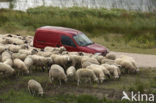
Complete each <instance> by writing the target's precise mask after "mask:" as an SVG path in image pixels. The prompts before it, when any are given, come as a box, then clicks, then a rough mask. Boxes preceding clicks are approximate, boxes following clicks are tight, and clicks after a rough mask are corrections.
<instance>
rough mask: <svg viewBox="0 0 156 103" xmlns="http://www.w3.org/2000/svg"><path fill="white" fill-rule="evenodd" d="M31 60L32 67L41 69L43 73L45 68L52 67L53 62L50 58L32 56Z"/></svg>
mask: <svg viewBox="0 0 156 103" xmlns="http://www.w3.org/2000/svg"><path fill="white" fill-rule="evenodd" d="M31 58H32V59H33V65H35V66H36V68H37V67H41V69H42V70H43V71H44V70H45V68H46V67H49V66H51V65H52V63H53V60H52V59H51V57H43V56H39V55H32V56H31Z"/></svg>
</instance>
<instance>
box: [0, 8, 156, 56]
mask: <svg viewBox="0 0 156 103" xmlns="http://www.w3.org/2000/svg"><path fill="white" fill-rule="evenodd" d="M45 25H52V26H64V27H71V28H75V29H78V30H81V31H83V32H85V33H86V34H87V35H88V36H89V37H90V38H92V39H93V40H95V41H98V42H99V43H101V44H103V45H105V46H107V47H108V48H110V49H112V50H115V51H126V52H127V51H129V52H137V53H148V54H150V53H151V54H156V52H155V51H156V45H155V44H156V15H155V14H154V13H139V12H133V11H126V10H119V9H112V10H107V9H103V8H101V9H88V8H80V7H72V8H62V9H61V8H57V7H37V8H32V9H28V10H27V12H22V11H13V10H7V9H0V33H18V34H21V35H22V34H23V35H34V32H35V30H36V28H38V27H41V26H45ZM95 38H96V39H95Z"/></svg>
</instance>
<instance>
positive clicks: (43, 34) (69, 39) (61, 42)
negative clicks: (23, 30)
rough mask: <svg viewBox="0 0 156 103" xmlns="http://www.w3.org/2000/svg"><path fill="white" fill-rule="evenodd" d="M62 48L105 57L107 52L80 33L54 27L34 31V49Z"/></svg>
mask: <svg viewBox="0 0 156 103" xmlns="http://www.w3.org/2000/svg"><path fill="white" fill-rule="evenodd" d="M46 46H52V47H60V46H64V47H65V48H66V49H67V51H76V52H86V53H92V54H102V55H106V54H107V52H108V50H107V48H105V47H104V46H102V45H99V44H96V43H94V42H92V41H91V40H90V39H89V38H88V37H87V36H86V35H85V34H84V33H82V32H81V31H78V30H75V29H71V28H64V27H55V26H44V27H40V28H38V29H37V30H36V33H35V37H34V47H37V48H44V47H46Z"/></svg>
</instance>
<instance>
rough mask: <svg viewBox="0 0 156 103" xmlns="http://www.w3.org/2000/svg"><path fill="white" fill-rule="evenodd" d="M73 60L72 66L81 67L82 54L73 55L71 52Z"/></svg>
mask: <svg viewBox="0 0 156 103" xmlns="http://www.w3.org/2000/svg"><path fill="white" fill-rule="evenodd" d="M69 56H70V59H71V62H72V64H71V65H72V66H74V67H75V68H80V67H81V58H82V57H81V56H79V55H72V54H69Z"/></svg>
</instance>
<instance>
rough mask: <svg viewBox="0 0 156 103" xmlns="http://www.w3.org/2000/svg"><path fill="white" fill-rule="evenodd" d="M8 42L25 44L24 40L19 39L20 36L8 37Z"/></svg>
mask: <svg viewBox="0 0 156 103" xmlns="http://www.w3.org/2000/svg"><path fill="white" fill-rule="evenodd" d="M6 42H7V44H13V43H15V44H17V45H21V44H24V41H23V40H21V39H18V38H10V37H8V38H6Z"/></svg>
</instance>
